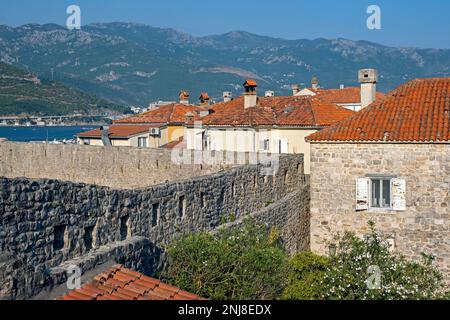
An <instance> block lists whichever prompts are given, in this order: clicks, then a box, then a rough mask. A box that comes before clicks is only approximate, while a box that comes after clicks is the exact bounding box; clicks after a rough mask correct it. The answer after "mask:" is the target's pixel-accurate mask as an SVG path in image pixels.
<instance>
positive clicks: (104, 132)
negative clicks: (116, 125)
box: [100, 126, 112, 147]
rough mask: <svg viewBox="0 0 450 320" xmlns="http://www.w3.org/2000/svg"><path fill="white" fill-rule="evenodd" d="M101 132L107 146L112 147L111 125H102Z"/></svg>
mask: <svg viewBox="0 0 450 320" xmlns="http://www.w3.org/2000/svg"><path fill="white" fill-rule="evenodd" d="M100 132H101V133H102V142H103V145H104V146H105V147H111V146H112V144H111V140H110V139H109V127H108V126H103V127H100Z"/></svg>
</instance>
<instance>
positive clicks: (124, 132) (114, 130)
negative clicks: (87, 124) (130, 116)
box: [77, 125, 158, 138]
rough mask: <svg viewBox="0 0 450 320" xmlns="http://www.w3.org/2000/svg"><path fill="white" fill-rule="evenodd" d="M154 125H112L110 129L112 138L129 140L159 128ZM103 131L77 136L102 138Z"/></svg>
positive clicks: (91, 131)
mask: <svg viewBox="0 0 450 320" xmlns="http://www.w3.org/2000/svg"><path fill="white" fill-rule="evenodd" d="M157 127H158V126H156V125H153V126H150V125H112V126H110V127H109V129H108V130H109V137H110V138H129V137H132V136H135V135H138V134H142V133H146V132H148V131H149V130H150V128H157ZM101 136H102V131H101V130H100V128H99V129H94V130H89V131H86V132H81V133H78V134H77V137H80V138H101Z"/></svg>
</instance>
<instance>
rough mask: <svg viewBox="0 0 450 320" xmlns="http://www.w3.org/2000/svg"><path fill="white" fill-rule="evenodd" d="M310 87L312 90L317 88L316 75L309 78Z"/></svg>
mask: <svg viewBox="0 0 450 320" xmlns="http://www.w3.org/2000/svg"><path fill="white" fill-rule="evenodd" d="M311 88H312V89H313V90H317V89H319V79H318V78H317V77H316V76H314V77H313V78H312V79H311Z"/></svg>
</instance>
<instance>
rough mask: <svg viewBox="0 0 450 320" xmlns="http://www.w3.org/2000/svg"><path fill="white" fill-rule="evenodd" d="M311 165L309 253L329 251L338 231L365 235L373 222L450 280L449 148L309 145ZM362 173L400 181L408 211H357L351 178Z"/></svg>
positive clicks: (399, 247) (413, 256) (397, 246)
mask: <svg viewBox="0 0 450 320" xmlns="http://www.w3.org/2000/svg"><path fill="white" fill-rule="evenodd" d="M311 161H312V172H311V247H312V249H313V251H316V252H319V253H322V254H324V253H328V249H327V248H328V244H327V243H328V241H330V240H331V239H332V236H333V235H335V234H337V233H341V234H342V233H343V232H344V231H354V232H356V233H357V234H359V235H362V234H365V233H368V231H369V230H368V225H367V223H368V221H370V220H372V221H374V222H375V223H376V224H377V227H378V229H379V230H380V232H382V233H383V234H384V235H386V236H389V237H392V238H394V240H395V249H396V250H398V251H399V252H401V253H403V254H404V255H405V256H407V257H408V258H411V259H414V260H421V253H422V252H426V253H431V254H433V255H435V256H436V262H437V266H438V267H439V268H440V269H441V270H442V271H443V272H444V274H445V275H446V277H447V280H448V281H449V282H450V220H449V219H450V145H430V144H422V145H420V144H415V145H413V144H395V145H394V144H313V145H312V159H311ZM367 174H386V175H396V176H398V177H399V178H401V179H405V180H406V205H407V210H406V211H404V212H403V211H401V212H395V211H388V210H381V211H380V210H377V211H364V212H361V213H358V212H356V203H355V202H356V186H355V185H356V179H357V178H361V177H365V176H366V175H367Z"/></svg>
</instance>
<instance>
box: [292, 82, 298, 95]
mask: <svg viewBox="0 0 450 320" xmlns="http://www.w3.org/2000/svg"><path fill="white" fill-rule="evenodd" d="M291 88H292V95H293V96H296V95H297V94H298V93H299V92H300V85H298V84H293V85H291Z"/></svg>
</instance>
